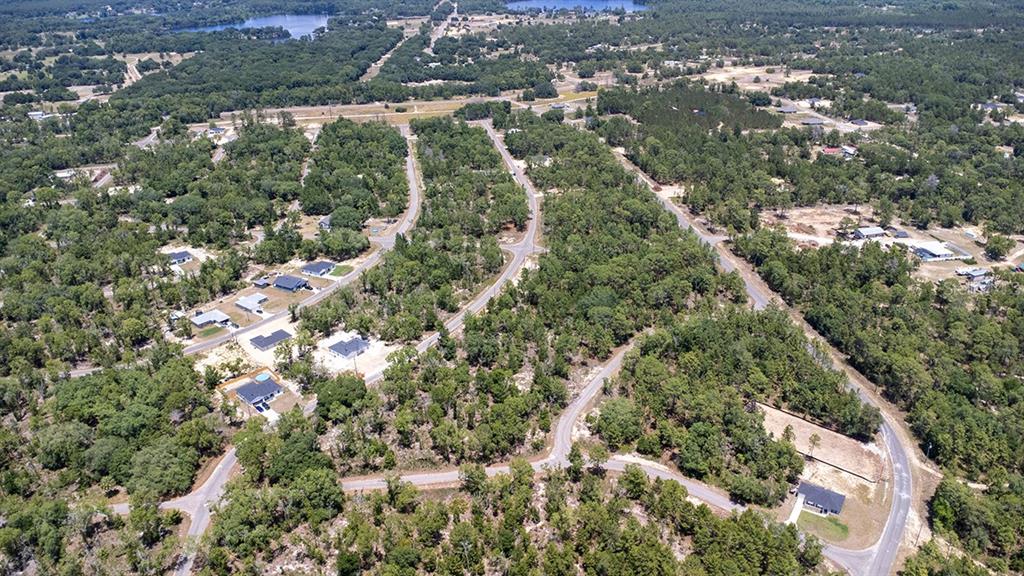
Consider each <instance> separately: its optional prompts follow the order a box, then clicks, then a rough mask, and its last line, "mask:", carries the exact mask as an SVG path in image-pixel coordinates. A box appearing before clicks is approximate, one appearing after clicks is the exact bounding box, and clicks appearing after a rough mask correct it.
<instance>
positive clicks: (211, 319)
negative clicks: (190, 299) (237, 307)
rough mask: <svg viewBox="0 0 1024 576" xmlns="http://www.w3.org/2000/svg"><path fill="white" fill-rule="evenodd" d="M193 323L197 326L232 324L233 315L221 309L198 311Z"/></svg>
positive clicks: (192, 319)
mask: <svg viewBox="0 0 1024 576" xmlns="http://www.w3.org/2000/svg"><path fill="white" fill-rule="evenodd" d="M189 320H191V321H192V325H193V326H195V327H196V328H204V327H206V326H209V325H211V324H215V325H217V326H230V325H231V324H232V322H231V317H230V316H228V315H227V314H225V313H223V312H221V311H220V310H210V311H209V312H202V313H198V314H196V315H195V316H193V317H192V318H189Z"/></svg>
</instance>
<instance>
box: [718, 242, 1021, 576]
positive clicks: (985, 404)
mask: <svg viewBox="0 0 1024 576" xmlns="http://www.w3.org/2000/svg"><path fill="white" fill-rule="evenodd" d="M736 250H737V252H738V253H739V254H741V255H742V256H743V257H744V258H747V259H748V260H750V261H751V262H752V263H753V264H755V266H757V269H758V271H759V272H760V274H761V276H762V277H763V278H764V279H765V281H767V282H768V283H769V285H771V286H772V288H773V289H774V290H776V291H778V292H779V293H780V294H781V295H782V296H783V297H784V298H785V299H786V301H787V302H789V303H791V304H793V305H795V306H797V307H798V308H799V309H801V311H802V312H803V313H804V315H805V317H806V318H807V321H808V322H810V323H811V325H813V326H814V327H815V328H816V329H817V330H818V331H819V332H820V333H821V334H822V335H823V336H824V337H825V338H827V339H828V340H829V341H831V342H832V343H834V344H835V345H836V347H837V348H839V350H841V351H843V352H844V353H845V354H846V355H847V356H848V358H849V361H850V364H851V365H853V366H854V367H856V368H857V369H858V370H860V371H861V372H863V373H864V375H865V376H867V377H868V378H870V379H871V381H873V382H875V383H877V384H878V385H879V386H881V387H882V389H883V390H884V393H885V395H886V397H888V398H889V399H890V400H892V401H893V402H894V403H895V404H896V405H897V406H899V407H901V408H902V409H904V410H905V411H906V412H907V421H908V423H909V424H910V429H911V430H912V431H913V433H914V434H915V435H916V436H917V439H918V441H919V443H920V446H921V449H922V450H923V451H924V453H925V454H926V455H927V456H928V457H930V458H932V459H934V460H935V461H936V462H937V463H938V464H940V465H942V466H943V467H945V468H946V469H947V470H948V471H949V472H950V473H951V474H953V475H954V476H961V475H962V476H966V477H967V478H968V479H972V480H978V481H981V482H983V483H985V484H987V485H989V489H988V491H987V492H986V497H985V498H984V499H983V500H980V501H979V500H978V499H977V498H976V497H974V496H971V495H970V494H969V493H967V494H965V493H964V491H962V490H959V489H956V488H955V487H954V486H952V485H947V486H946V490H943V489H942V488H940V490H939V491H938V492H937V493H936V495H935V497H934V498H935V499H934V500H933V502H932V510H933V514H934V516H933V521H934V522H935V523H936V527H937V528H939V529H940V530H942V531H946V532H950V533H955V534H957V535H958V536H959V537H960V538H961V539H964V540H965V541H966V542H967V543H968V547H969V548H970V549H972V550H975V551H978V552H984V553H987V554H990V555H991V556H992V557H993V559H994V560H995V561H996V562H997V564H996V566H998V565H999V564H998V563H999V562H1011V563H1013V565H1014V566H1017V568H1015V569H1019V568H1020V566H1021V565H1020V564H1019V563H1020V561H1021V558H1022V556H1021V554H1022V551H1021V548H1020V546H1019V542H1020V535H1021V534H1022V533H1024V532H1022V528H1024V526H1022V525H1020V524H1019V522H1017V520H1019V517H1016V515H1014V514H1010V515H1003V514H1001V513H999V512H995V513H993V511H996V510H999V509H1000V507H1002V506H1013V505H1014V504H1013V503H1014V502H1018V503H1019V499H1020V497H1019V494H1020V488H1019V486H1020V484H1021V482H1022V475H1021V474H1022V471H1024V452H1022V450H1021V449H1022V445H1021V443H1020V441H1019V439H1020V438H1021V437H1022V435H1024V429H1022V428H1021V424H1022V422H1024V418H1022V416H1024V415H1022V414H1021V406H1022V403H1021V402H1020V399H1021V391H1022V388H1021V384H1020V380H1021V378H1020V376H1021V375H1020V374H1019V370H1020V367H1021V366H1022V365H1024V364H1021V358H1020V354H1021V347H1020V345H1019V343H1020V342H1021V338H1022V334H1021V333H1020V329H1021V326H1022V324H1021V322H1020V321H1019V317H1020V314H1021V310H1024V282H1022V280H1021V279H1020V278H1019V277H1018V276H1017V275H1016V274H1015V273H1014V272H1005V273H1000V277H999V280H998V282H997V283H996V285H995V288H994V289H993V290H992V291H990V292H987V293H983V294H971V293H968V292H967V291H966V290H965V289H964V288H962V287H960V286H959V285H958V284H957V283H956V281H955V280H948V281H944V282H941V283H939V284H933V283H931V282H927V281H919V280H915V279H913V278H912V277H911V276H910V271H911V269H912V264H911V261H910V260H909V258H908V256H907V254H906V253H905V251H904V250H903V249H902V248H900V247H898V246H897V247H893V248H891V249H885V248H882V247H881V246H880V245H879V244H877V243H874V242H869V243H867V244H865V245H864V246H863V247H862V248H861V249H860V250H858V249H856V248H854V247H850V246H844V245H842V244H833V245H831V246H828V247H823V248H820V249H818V250H805V251H798V250H796V249H795V248H794V247H793V245H792V243H791V242H790V240H789V239H787V238H786V237H785V235H784V234H783V233H782V232H780V231H777V230H772V229H764V230H761V231H758V232H756V233H754V234H750V235H747V236H742V237H739V238H737V240H736ZM951 482H953V483H954V484H955V481H953V480H951ZM939 512H941V514H939ZM1013 535H1016V536H1013ZM1004 565H1005V564H1004Z"/></svg>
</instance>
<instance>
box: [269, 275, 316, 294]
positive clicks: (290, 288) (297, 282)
mask: <svg viewBox="0 0 1024 576" xmlns="http://www.w3.org/2000/svg"><path fill="white" fill-rule="evenodd" d="M274 288H277V289H278V290H284V291H286V292H297V291H299V290H302V289H304V288H309V282H306V281H305V280H303V279H302V278H296V277H295V276H289V275H288V274H284V275H282V276H278V277H277V278H274Z"/></svg>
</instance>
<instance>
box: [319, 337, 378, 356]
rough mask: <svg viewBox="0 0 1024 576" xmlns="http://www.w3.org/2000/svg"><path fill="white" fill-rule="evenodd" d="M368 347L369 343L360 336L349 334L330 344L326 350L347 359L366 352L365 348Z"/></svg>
mask: <svg viewBox="0 0 1024 576" xmlns="http://www.w3.org/2000/svg"><path fill="white" fill-rule="evenodd" d="M369 347H370V343H369V342H368V341H367V340H366V339H365V338H363V337H362V336H351V337H349V338H342V339H341V340H338V341H337V342H335V343H334V344H331V345H330V346H329V347H328V350H330V351H331V353H332V354H334V355H335V356H338V357H340V358H343V359H345V360H348V359H349V358H355V357H356V356H359V355H360V354H362V353H363V352H366V349H367V348H369Z"/></svg>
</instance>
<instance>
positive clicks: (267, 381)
mask: <svg viewBox="0 0 1024 576" xmlns="http://www.w3.org/2000/svg"><path fill="white" fill-rule="evenodd" d="M282 392H283V390H281V387H280V386H278V385H277V382H274V379H273V378H272V377H271V376H270V374H266V373H264V374H260V375H258V376H256V378H254V379H253V380H252V381H251V382H247V383H245V384H243V385H241V386H239V387H238V389H237V390H235V394H237V395H238V397H239V398H241V399H242V401H244V402H245V403H246V404H249V405H250V406H254V407H257V406H259V405H260V404H266V403H267V402H270V401H272V400H273V399H274V398H277V397H278V396H280V395H281V393H282Z"/></svg>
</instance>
